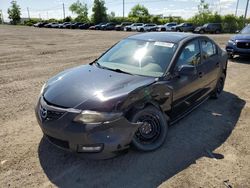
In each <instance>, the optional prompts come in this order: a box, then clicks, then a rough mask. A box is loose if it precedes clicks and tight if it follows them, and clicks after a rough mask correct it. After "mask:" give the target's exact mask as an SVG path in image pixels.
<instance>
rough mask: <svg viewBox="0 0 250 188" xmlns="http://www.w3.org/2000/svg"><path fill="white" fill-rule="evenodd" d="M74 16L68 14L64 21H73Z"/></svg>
mask: <svg viewBox="0 0 250 188" xmlns="http://www.w3.org/2000/svg"><path fill="white" fill-rule="evenodd" d="M71 21H72V18H71V16H67V17H66V18H65V19H63V22H71Z"/></svg>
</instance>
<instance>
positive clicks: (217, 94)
mask: <svg viewBox="0 0 250 188" xmlns="http://www.w3.org/2000/svg"><path fill="white" fill-rule="evenodd" d="M225 78H226V75H225V74H224V73H222V74H221V76H220V78H219V79H218V81H217V84H216V87H215V89H214V91H213V92H212V95H211V97H212V98H213V99H218V98H219V97H220V95H221V93H222V91H223V88H224V84H225Z"/></svg>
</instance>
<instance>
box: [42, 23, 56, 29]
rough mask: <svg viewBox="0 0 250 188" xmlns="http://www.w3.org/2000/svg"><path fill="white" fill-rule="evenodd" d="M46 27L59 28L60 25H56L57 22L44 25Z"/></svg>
mask: <svg viewBox="0 0 250 188" xmlns="http://www.w3.org/2000/svg"><path fill="white" fill-rule="evenodd" d="M44 27H46V28H58V27H59V23H56V22H52V23H48V24H46V25H44Z"/></svg>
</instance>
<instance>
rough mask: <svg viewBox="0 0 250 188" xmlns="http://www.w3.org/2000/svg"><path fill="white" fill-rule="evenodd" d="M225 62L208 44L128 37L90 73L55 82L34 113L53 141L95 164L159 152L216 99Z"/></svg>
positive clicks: (174, 37) (161, 36)
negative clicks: (130, 152) (130, 153)
mask: <svg viewBox="0 0 250 188" xmlns="http://www.w3.org/2000/svg"><path fill="white" fill-rule="evenodd" d="M226 73H227V54H226V52H225V51H223V50H222V49H221V48H220V47H219V46H218V45H217V44H216V43H215V42H214V41H213V40H211V39H209V38H208V37H205V36H200V35H193V34H185V33H174V32H171V33H167V32H165V33H159V32H157V33H155V32H153V33H145V34H138V35H134V36H130V37H128V38H126V39H124V40H122V41H120V42H119V43H117V44H116V45H114V46H113V47H112V48H111V49H109V50H108V51H107V52H105V53H104V54H103V55H102V56H101V57H100V58H98V59H96V60H95V61H93V62H92V63H90V64H88V65H82V66H79V67H75V68H72V69H69V70H65V71H64V72H62V73H59V74H58V75H56V76H54V77H53V78H51V79H49V80H48V81H47V82H46V83H45V84H44V86H43V88H42V91H41V94H40V96H39V100H38V103H37V106H36V109H35V112H36V117H37V120H38V123H39V125H40V127H41V129H42V131H43V133H44V135H45V137H46V138H48V140H49V141H50V142H51V143H53V144H55V145H57V146H59V147H61V148H64V149H66V150H70V151H74V152H77V153H82V154H83V156H88V157H92V158H94V157H95V158H97V157H99V158H108V157H113V156H115V155H117V154H119V153H120V152H121V151H124V150H126V149H128V148H129V147H130V146H131V145H133V146H134V147H135V148H136V149H138V150H141V151H152V150H155V149H157V148H159V147H160V146H161V145H162V144H163V143H164V141H165V139H166V137H167V132H168V127H169V125H172V124H173V123H174V122H176V121H178V120H179V119H181V118H182V117H184V116H185V115H186V114H188V113H189V112H191V111H192V110H193V109H194V108H196V107H197V106H199V105H200V104H201V103H202V102H204V101H205V100H206V99H207V98H209V97H213V98H218V97H219V95H220V94H221V92H222V90H223V86H224V81H225V78H226Z"/></svg>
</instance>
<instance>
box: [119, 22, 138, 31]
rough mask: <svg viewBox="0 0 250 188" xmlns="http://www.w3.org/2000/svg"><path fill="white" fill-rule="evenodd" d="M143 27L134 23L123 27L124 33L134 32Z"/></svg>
mask: <svg viewBox="0 0 250 188" xmlns="http://www.w3.org/2000/svg"><path fill="white" fill-rule="evenodd" d="M140 26H143V23H134V24H132V25H127V26H125V27H124V31H136V30H137V27H140Z"/></svg>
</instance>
